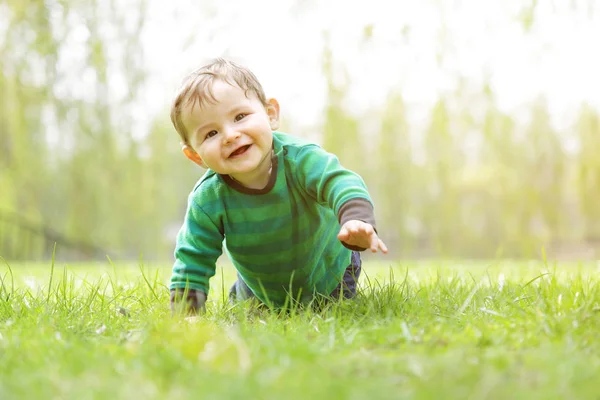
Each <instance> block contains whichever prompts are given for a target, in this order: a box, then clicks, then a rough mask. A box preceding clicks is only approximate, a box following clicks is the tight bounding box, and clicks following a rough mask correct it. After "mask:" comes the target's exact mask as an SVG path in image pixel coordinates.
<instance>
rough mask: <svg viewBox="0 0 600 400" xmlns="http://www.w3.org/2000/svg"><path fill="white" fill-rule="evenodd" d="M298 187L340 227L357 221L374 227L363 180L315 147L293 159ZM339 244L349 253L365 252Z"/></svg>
mask: <svg viewBox="0 0 600 400" xmlns="http://www.w3.org/2000/svg"><path fill="white" fill-rule="evenodd" d="M296 163H297V167H298V177H297V179H298V180H299V183H300V184H301V185H303V186H304V188H305V189H306V191H307V192H308V193H309V194H310V195H311V196H312V197H314V198H315V200H316V201H317V202H319V203H320V204H322V205H326V206H328V207H329V208H331V209H332V210H333V211H334V212H335V214H336V215H337V216H338V221H339V223H340V225H343V224H344V223H345V222H347V221H350V220H353V219H355V220H360V221H363V222H366V223H368V224H370V225H372V226H373V228H374V229H376V227H375V216H374V212H373V204H372V201H371V198H370V196H369V192H368V190H367V187H366V185H365V183H364V181H363V179H362V178H361V177H360V176H359V175H358V174H356V173H355V172H353V171H350V170H348V169H346V168H344V167H342V165H341V164H340V162H339V160H338V158H337V157H336V156H335V155H333V154H331V153H328V152H326V151H325V150H323V149H321V148H320V147H319V146H316V145H313V146H306V147H305V148H304V149H303V151H301V152H300V153H299V154H298V156H297V157H296ZM342 244H343V245H344V246H345V247H347V248H349V249H351V250H358V251H363V250H365V249H363V248H358V247H355V246H350V245H348V244H346V243H343V242H342Z"/></svg>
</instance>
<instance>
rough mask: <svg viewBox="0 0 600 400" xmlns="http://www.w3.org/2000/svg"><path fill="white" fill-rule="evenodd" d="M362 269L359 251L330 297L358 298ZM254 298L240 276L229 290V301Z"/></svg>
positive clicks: (353, 256)
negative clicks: (357, 289)
mask: <svg viewBox="0 0 600 400" xmlns="http://www.w3.org/2000/svg"><path fill="white" fill-rule="evenodd" d="M361 267H362V261H361V259H360V253H359V252H358V251H353V252H352V256H351V258H350V265H349V266H348V267H347V268H346V270H345V271H344V275H343V276H342V281H341V282H340V283H339V284H338V285H337V287H336V288H335V289H334V290H333V292H331V294H330V297H332V298H334V299H339V298H340V295H342V296H343V297H344V298H346V299H351V298H352V297H354V296H356V285H357V283H358V277H359V276H360V271H361ZM252 298H256V296H254V293H252V291H251V290H250V288H249V287H248V286H247V285H246V283H245V282H244V281H243V280H242V277H241V276H240V275H239V274H238V279H237V281H235V283H234V284H233V286H231V289H229V300H230V301H238V300H247V299H252Z"/></svg>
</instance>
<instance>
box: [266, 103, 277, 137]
mask: <svg viewBox="0 0 600 400" xmlns="http://www.w3.org/2000/svg"><path fill="white" fill-rule="evenodd" d="M265 109H266V110H267V115H268V116H269V123H270V125H271V130H273V131H276V130H277V129H279V102H278V101H277V100H276V99H274V98H270V99H268V100H267V105H266V106H265Z"/></svg>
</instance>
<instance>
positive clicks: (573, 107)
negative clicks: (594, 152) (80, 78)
mask: <svg viewBox="0 0 600 400" xmlns="http://www.w3.org/2000/svg"><path fill="white" fill-rule="evenodd" d="M529 3H530V2H529V1H516V0H497V1H492V0H490V1H482V0H444V1H435V0H429V1H418V2H417V1H398V2H395V1H394V2H393V1H389V0H369V1H356V2H349V1H344V0H330V1H318V0H295V1H294V0H253V1H246V0H228V1H227V2H225V1H221V2H218V1H216V0H215V1H203V2H198V1H194V0H181V1H174V2H164V1H160V0H152V1H150V10H149V19H148V21H147V26H146V28H147V29H146V33H145V34H144V36H143V37H142V44H143V46H144V48H145V50H146V59H147V62H148V67H149V68H150V70H151V80H150V82H149V86H148V91H147V96H146V99H147V104H146V106H145V109H144V110H143V113H144V114H146V115H148V112H150V113H158V112H163V113H168V109H167V108H166V104H168V102H169V101H170V98H171V95H172V93H173V91H174V89H175V87H176V85H177V84H178V82H179V81H180V80H181V78H182V77H183V75H184V74H185V73H186V72H188V71H190V70H191V69H192V68H193V67H194V66H196V65H197V64H199V63H201V62H203V61H205V60H207V59H209V58H212V57H216V56H230V57H233V58H234V59H236V60H238V61H240V62H243V63H245V64H246V65H248V66H249V67H250V68H251V69H252V70H253V71H254V72H255V73H256V75H257V76H258V78H259V79H260V80H261V81H262V83H263V86H264V87H265V89H266V91H267V95H268V96H274V97H277V98H278V99H279V101H280V103H281V104H282V112H283V115H284V118H290V119H291V120H293V121H294V124H295V125H300V126H306V128H307V129H311V127H313V128H314V127H315V126H316V125H317V124H318V122H319V119H320V117H321V112H322V110H323V105H324V100H325V97H324V94H325V81H324V78H323V74H322V54H323V43H324V37H325V34H327V35H329V43H330V44H331V49H332V51H333V57H334V60H335V62H336V65H337V66H338V67H342V68H344V69H346V70H347V73H348V75H349V78H350V82H351V96H350V98H349V103H348V107H349V109H350V110H358V111H361V110H365V109H368V108H372V107H377V106H378V105H381V104H383V103H384V101H385V97H386V95H387V94H388V93H389V92H390V90H400V91H401V93H402V95H403V97H404V99H405V102H406V103H407V106H408V108H409V110H411V119H412V123H414V124H415V125H418V124H419V120H420V119H422V118H424V116H425V115H426V112H427V111H429V110H430V108H431V105H432V104H433V103H434V102H435V101H436V100H437V99H438V97H439V95H440V93H443V92H447V91H452V90H454V89H455V88H456V85H457V82H458V78H460V77H462V78H465V79H466V80H467V81H468V82H472V87H473V88H474V89H476V90H480V88H481V85H482V84H483V82H484V79H485V78H486V77H489V80H490V82H491V84H492V89H493V92H494V93H495V95H496V98H497V100H498V103H499V106H500V107H501V108H502V109H503V110H504V111H507V112H511V113H516V114H518V111H519V110H522V109H524V108H526V107H527V104H528V103H530V102H532V101H533V100H535V99H536V98H537V97H539V96H540V95H544V96H545V97H546V99H547V102H548V104H549V107H550V111H551V114H552V116H553V122H554V124H555V125H556V126H557V127H558V128H559V129H566V128H568V126H569V124H570V123H571V122H572V121H573V118H574V116H575V113H576V112H577V111H578V109H579V107H580V105H581V103H582V102H588V103H590V104H592V105H593V106H594V107H595V108H596V109H599V110H600V73H599V71H600V51H598V43H600V18H599V17H598V13H599V12H600V10H598V9H596V10H590V7H591V4H593V3H594V2H593V1H587V0H583V1H579V2H578V1H571V0H562V1H561V0H557V1H549V0H548V1H542V2H538V6H537V8H536V14H535V19H534V24H533V27H532V29H531V31H529V32H528V33H526V32H524V29H523V25H522V24H521V23H520V22H519V21H518V19H517V18H518V16H519V15H520V12H521V11H522V9H523V6H524V5H526V4H529ZM207 4H208V5H207ZM218 5H219V7H218ZM574 5H575V6H576V7H577V8H576V9H573V7H574ZM367 26H372V27H373V31H372V37H371V39H370V40H369V41H365V38H364V29H365V27H367ZM440 60H441V61H440ZM338 69H339V72H340V73H339V74H337V75H336V76H337V77H339V79H340V82H343V81H344V79H345V78H344V75H343V73H341V71H342V69H341V68H338Z"/></svg>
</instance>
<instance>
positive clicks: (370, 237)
mask: <svg viewBox="0 0 600 400" xmlns="http://www.w3.org/2000/svg"><path fill="white" fill-rule="evenodd" d="M337 237H338V239H339V240H341V241H342V242H344V243H346V244H348V245H350V246H356V247H361V248H364V249H371V251H372V252H373V253H377V251H378V250H380V249H381V251H382V252H383V253H384V254H386V253H387V252H388V249H387V246H386V245H385V243H383V241H382V240H381V239H379V236H377V232H375V229H373V226H371V224H367V223H366V222H363V221H358V220H351V221H348V222H346V223H345V224H344V225H342V229H340V233H338V236H337Z"/></svg>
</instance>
